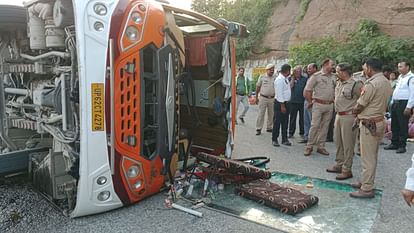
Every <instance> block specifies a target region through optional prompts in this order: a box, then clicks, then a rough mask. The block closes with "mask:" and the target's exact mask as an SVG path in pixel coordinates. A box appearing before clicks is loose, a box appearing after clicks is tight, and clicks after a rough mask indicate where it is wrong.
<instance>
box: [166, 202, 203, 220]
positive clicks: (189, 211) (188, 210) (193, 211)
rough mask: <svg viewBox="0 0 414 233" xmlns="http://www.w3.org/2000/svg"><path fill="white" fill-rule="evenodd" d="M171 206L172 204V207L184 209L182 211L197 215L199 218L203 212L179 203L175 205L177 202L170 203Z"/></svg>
mask: <svg viewBox="0 0 414 233" xmlns="http://www.w3.org/2000/svg"><path fill="white" fill-rule="evenodd" d="M171 206H172V207H173V208H174V209H177V210H181V211H184V212H186V213H188V214H192V215H194V216H197V217H199V218H202V217H203V213H201V212H198V211H195V210H192V209H189V208H186V207H184V206H180V205H177V204H175V203H172V205H171Z"/></svg>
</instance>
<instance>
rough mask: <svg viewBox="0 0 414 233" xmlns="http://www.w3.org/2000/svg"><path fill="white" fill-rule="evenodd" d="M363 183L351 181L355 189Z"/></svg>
mask: <svg viewBox="0 0 414 233" xmlns="http://www.w3.org/2000/svg"><path fill="white" fill-rule="evenodd" d="M361 186H362V184H361V183H360V182H357V183H351V187H352V188H355V189H360V188H361Z"/></svg>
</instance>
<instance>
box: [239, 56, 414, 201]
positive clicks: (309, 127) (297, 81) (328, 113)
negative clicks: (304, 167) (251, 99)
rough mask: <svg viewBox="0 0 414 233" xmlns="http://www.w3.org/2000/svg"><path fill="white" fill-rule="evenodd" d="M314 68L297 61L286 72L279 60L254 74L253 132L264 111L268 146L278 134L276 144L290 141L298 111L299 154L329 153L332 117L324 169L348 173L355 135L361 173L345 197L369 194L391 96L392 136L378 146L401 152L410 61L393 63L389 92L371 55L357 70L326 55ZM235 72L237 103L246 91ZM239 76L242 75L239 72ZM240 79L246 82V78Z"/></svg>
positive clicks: (413, 83)
mask: <svg viewBox="0 0 414 233" xmlns="http://www.w3.org/2000/svg"><path fill="white" fill-rule="evenodd" d="M317 68H318V67H317V65H316V64H313V63H312V64H309V65H308V66H306V67H305V69H304V71H302V68H301V67H299V66H297V67H294V69H293V72H292V75H291V66H290V65H288V64H285V65H282V67H280V69H279V72H278V75H277V77H275V75H274V74H275V66H274V65H273V64H269V65H267V66H266V68H265V69H266V74H264V75H262V76H260V77H259V79H258V81H257V84H256V103H257V104H258V105H259V113H258V117H257V121H256V135H260V134H261V132H262V129H263V126H264V118H265V117H264V116H265V113H266V112H267V124H266V131H267V132H272V144H273V146H276V147H279V146H280V144H279V136H281V144H282V145H286V146H290V145H291V142H290V141H289V139H288V138H290V137H292V136H293V135H294V133H295V130H296V118H297V115H298V113H299V134H300V135H301V136H302V141H301V142H307V144H306V146H305V149H304V155H305V156H310V155H311V154H312V152H313V149H314V148H316V152H317V153H319V154H322V155H329V152H328V151H327V150H326V148H325V142H326V139H327V135H328V130H329V128H330V127H329V125H330V122H331V121H332V120H333V119H334V127H333V129H334V130H335V134H334V135H335V143H336V148H337V149H336V160H335V162H336V163H335V165H333V166H332V167H330V168H328V169H326V171H327V172H332V173H338V174H337V176H336V179H338V180H344V179H349V178H352V177H353V175H352V162H353V156H354V149H355V143H356V141H357V140H358V142H359V144H360V154H361V165H362V175H361V180H360V182H359V183H355V184H352V186H353V187H355V188H358V190H357V191H355V192H352V193H350V196H351V197H356V198H373V197H374V196H375V194H374V191H373V190H374V179H375V173H376V167H377V158H378V149H379V145H380V143H381V142H382V139H383V136H384V130H385V125H386V123H385V119H384V115H385V112H386V111H387V109H388V104H389V100H390V98H391V96H392V100H391V116H392V123H391V124H392V131H393V137H392V143H391V144H390V145H388V146H386V147H385V148H384V149H389V150H396V151H397V153H404V152H406V139H407V135H408V118H409V116H411V115H412V108H413V107H414V79H411V77H413V75H412V74H411V72H410V64H409V63H408V62H406V61H402V62H400V63H399V71H400V73H401V75H400V77H399V79H398V82H397V85H396V87H395V90H394V93H393V88H392V87H391V83H390V81H389V80H388V79H387V78H386V77H385V76H384V74H383V72H382V71H383V70H382V69H383V64H382V62H381V61H380V60H379V59H376V58H369V59H367V60H366V61H364V63H363V66H362V68H363V71H362V72H360V73H357V74H353V73H352V70H353V69H352V66H351V65H350V64H347V63H341V64H338V65H335V61H334V60H332V59H326V60H324V61H323V62H322V64H321V69H320V71H318V69H317ZM241 71H242V73H244V68H241V69H239V76H238V82H237V84H238V88H237V90H238V91H237V93H238V101H237V103H238V105H237V106H239V103H240V102H241V101H240V99H242V97H243V96H246V95H248V93H249V92H248V91H247V92H243V93H242V94H244V95H241V96H239V89H242V88H239V83H240V84H241V83H242V82H241V81H240V82H239V78H240V76H243V74H242V73H241ZM243 80H246V78H244V76H243ZM244 84H245V85H244V86H246V81H244ZM240 86H242V85H240ZM243 90H246V88H243ZM246 102H247V101H246ZM245 106H247V105H245ZM246 111H247V108H246V107H245V109H244V111H243V113H242V115H240V118H239V119H240V120H241V121H242V122H244V117H245V113H246ZM333 116H336V117H335V118H333ZM413 159H414V158H413ZM413 169H414V168H413ZM411 173H414V171H413V172H411ZM407 175H408V173H407ZM410 185H411V186H412V185H413V184H410ZM410 185H408V186H410ZM406 187H407V186H406ZM403 195H404V197H406V196H409V197H408V199H409V198H410V197H414V193H411V191H410V189H408V188H407V189H406V190H404V191H403ZM410 195H412V196H410ZM406 200H407V198H406ZM407 203H408V202H407Z"/></svg>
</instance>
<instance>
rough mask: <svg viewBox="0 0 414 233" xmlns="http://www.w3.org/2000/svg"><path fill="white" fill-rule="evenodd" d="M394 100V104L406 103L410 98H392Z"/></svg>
mask: <svg viewBox="0 0 414 233" xmlns="http://www.w3.org/2000/svg"><path fill="white" fill-rule="evenodd" d="M392 102H393V103H394V104H399V103H406V102H408V100H392Z"/></svg>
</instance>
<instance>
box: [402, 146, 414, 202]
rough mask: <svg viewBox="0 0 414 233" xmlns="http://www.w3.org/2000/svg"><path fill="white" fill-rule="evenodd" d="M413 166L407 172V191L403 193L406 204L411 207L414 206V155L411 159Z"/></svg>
mask: <svg viewBox="0 0 414 233" xmlns="http://www.w3.org/2000/svg"><path fill="white" fill-rule="evenodd" d="M411 161H412V165H411V168H410V169H408V171H407V180H406V181H405V189H403V190H402V191H401V193H402V195H403V197H404V200H405V202H407V204H408V205H409V206H411V205H413V204H414V154H413V157H412V158H411Z"/></svg>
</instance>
